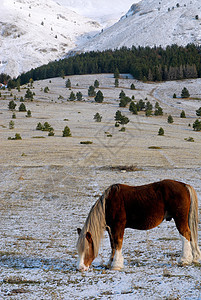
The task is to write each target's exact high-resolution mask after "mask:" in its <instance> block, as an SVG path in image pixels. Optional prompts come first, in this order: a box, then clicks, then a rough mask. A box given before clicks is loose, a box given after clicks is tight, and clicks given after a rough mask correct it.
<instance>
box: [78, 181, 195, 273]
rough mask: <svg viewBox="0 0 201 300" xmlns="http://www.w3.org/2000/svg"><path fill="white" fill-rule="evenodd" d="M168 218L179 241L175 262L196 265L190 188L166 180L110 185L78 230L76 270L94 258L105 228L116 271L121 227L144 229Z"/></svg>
mask: <svg viewBox="0 0 201 300" xmlns="http://www.w3.org/2000/svg"><path fill="white" fill-rule="evenodd" d="M172 218H173V219H174V221H175V224H176V227H177V229H178V231H179V233H180V236H181V240H182V254H181V257H180V260H179V263H180V264H183V265H185V264H190V263H191V262H197V261H198V260H199V259H201V252H200V249H199V246H198V242H197V240H198V199H197V195H196V192H195V190H194V189H193V187H192V186H190V185H188V184H185V183H182V182H178V181H174V180H168V179H166V180H162V181H159V182H154V183H150V184H146V185H142V186H128V185H124V184H114V185H111V186H110V187H109V188H108V189H107V190H106V191H105V192H104V193H103V195H102V196H101V197H100V198H99V199H98V200H97V201H96V203H95V204H94V206H93V207H92V208H91V210H90V212H89V215H88V217H87V219H86V222H85V224H84V226H83V228H82V230H81V229H79V228H78V234H79V237H78V241H77V250H78V254H79V262H78V269H79V270H81V271H86V270H88V268H89V266H90V265H91V263H92V261H93V260H94V259H95V258H96V257H97V255H98V250H99V246H100V241H101V238H102V237H103V232H104V230H105V229H106V230H107V231H108V234H109V237H110V243H111V248H112V253H111V257H110V262H109V263H110V266H111V267H112V269H114V270H119V269H121V268H122V267H123V260H124V259H123V256H122V252H121V249H122V242H123V235H124V230H125V228H133V229H139V230H148V229H152V228H154V227H156V226H158V225H159V224H161V222H162V221H163V220H166V221H170V220H171V219H172Z"/></svg>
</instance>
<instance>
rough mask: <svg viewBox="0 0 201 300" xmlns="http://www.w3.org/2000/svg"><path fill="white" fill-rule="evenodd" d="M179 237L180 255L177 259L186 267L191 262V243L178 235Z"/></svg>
mask: <svg viewBox="0 0 201 300" xmlns="http://www.w3.org/2000/svg"><path fill="white" fill-rule="evenodd" d="M180 237H181V240H182V254H181V257H180V259H179V263H181V264H183V265H187V264H190V263H192V261H193V255H192V250H191V243H190V242H189V241H188V240H187V239H186V238H185V237H184V236H183V235H181V234H180Z"/></svg>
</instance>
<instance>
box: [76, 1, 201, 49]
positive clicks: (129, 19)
mask: <svg viewBox="0 0 201 300" xmlns="http://www.w3.org/2000/svg"><path fill="white" fill-rule="evenodd" d="M174 43H176V44H178V45H183V46H184V45H186V44H188V43H195V44H200V43H201V2H200V0H180V1H178V0H142V1H140V2H139V3H137V4H134V5H132V7H131V9H130V10H129V12H128V13H127V14H126V15H125V16H124V17H123V18H122V19H121V20H120V21H119V22H117V23H116V24H114V25H113V26H112V27H110V28H108V29H106V30H104V31H103V32H102V33H100V34H98V35H96V37H94V38H93V39H92V40H91V41H89V42H88V43H86V44H85V45H84V47H81V50H82V51H91V50H96V49H98V50H100V51H101V50H105V49H115V48H120V47H122V46H127V47H132V46H133V45H135V46H155V45H156V46H160V45H161V46H162V47H165V46H167V45H171V44H174Z"/></svg>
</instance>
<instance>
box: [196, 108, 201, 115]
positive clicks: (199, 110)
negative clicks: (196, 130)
mask: <svg viewBox="0 0 201 300" xmlns="http://www.w3.org/2000/svg"><path fill="white" fill-rule="evenodd" d="M196 115H197V116H198V117H201V107H200V108H199V109H198V110H196Z"/></svg>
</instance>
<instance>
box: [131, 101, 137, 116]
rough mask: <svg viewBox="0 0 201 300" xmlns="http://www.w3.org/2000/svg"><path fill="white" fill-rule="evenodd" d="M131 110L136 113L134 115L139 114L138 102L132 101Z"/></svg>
mask: <svg viewBox="0 0 201 300" xmlns="http://www.w3.org/2000/svg"><path fill="white" fill-rule="evenodd" d="M129 110H130V111H131V112H132V113H133V114H134V115H137V114H138V112H137V106H136V104H135V103H134V102H133V101H131V103H130V105H129Z"/></svg>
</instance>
